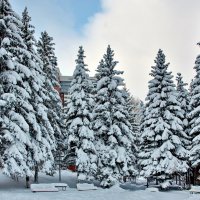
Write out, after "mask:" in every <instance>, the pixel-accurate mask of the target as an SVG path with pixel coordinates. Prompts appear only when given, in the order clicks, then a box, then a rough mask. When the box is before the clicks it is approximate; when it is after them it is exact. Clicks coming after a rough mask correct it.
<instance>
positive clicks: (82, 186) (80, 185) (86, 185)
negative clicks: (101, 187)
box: [76, 183, 97, 191]
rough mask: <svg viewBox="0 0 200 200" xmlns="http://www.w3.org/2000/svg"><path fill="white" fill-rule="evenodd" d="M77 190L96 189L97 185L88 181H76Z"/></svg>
mask: <svg viewBox="0 0 200 200" xmlns="http://www.w3.org/2000/svg"><path fill="white" fill-rule="evenodd" d="M76 186H77V190H79V191H85V190H97V187H96V186H94V184H89V183H77V185H76Z"/></svg>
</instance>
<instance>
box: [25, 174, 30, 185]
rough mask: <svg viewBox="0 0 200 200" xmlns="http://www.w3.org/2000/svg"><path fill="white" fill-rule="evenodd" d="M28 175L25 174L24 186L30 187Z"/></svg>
mask: <svg viewBox="0 0 200 200" xmlns="http://www.w3.org/2000/svg"><path fill="white" fill-rule="evenodd" d="M29 181H30V177H29V176H26V188H30V182H29Z"/></svg>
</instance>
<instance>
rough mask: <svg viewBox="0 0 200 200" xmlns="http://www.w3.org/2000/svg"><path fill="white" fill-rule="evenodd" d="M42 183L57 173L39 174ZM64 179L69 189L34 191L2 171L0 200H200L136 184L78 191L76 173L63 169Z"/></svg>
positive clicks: (21, 181)
mask: <svg viewBox="0 0 200 200" xmlns="http://www.w3.org/2000/svg"><path fill="white" fill-rule="evenodd" d="M39 177H40V179H39V182H40V183H52V182H58V175H55V176H54V177H50V176H46V175H44V174H40V176H39ZM62 182H65V183H67V184H68V185H69V188H68V189H67V190H66V191H59V192H37V193H32V192H31V190H30V189H26V188H25V182H24V180H22V179H20V180H19V182H16V181H14V180H12V179H10V178H8V177H7V176H5V175H3V174H2V173H1V172H0V200H94V199H95V200H122V199H123V200H132V199H133V200H200V194H192V195H191V194H189V192H188V191H170V192H148V191H145V190H144V187H141V186H140V187H139V186H138V187H136V186H135V185H133V184H130V183H129V184H126V185H123V188H125V189H122V188H120V187H119V186H115V187H113V188H111V189H101V188H98V190H92V191H77V189H76V173H72V172H70V171H63V172H62Z"/></svg>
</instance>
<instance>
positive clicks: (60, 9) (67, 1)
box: [10, 0, 101, 34]
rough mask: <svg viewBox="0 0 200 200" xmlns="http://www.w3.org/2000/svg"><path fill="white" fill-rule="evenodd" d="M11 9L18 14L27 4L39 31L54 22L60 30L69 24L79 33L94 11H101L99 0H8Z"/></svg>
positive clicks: (67, 27) (66, 27)
mask: <svg viewBox="0 0 200 200" xmlns="http://www.w3.org/2000/svg"><path fill="white" fill-rule="evenodd" d="M10 2H11V4H12V6H13V9H14V10H15V11H16V12H17V13H18V14H20V13H21V12H22V11H23V9H24V7H25V6H27V7H28V10H29V12H30V15H31V17H32V20H33V24H35V26H36V27H37V29H36V31H37V32H39V30H40V31H42V30H44V29H48V28H47V27H48V26H47V24H52V23H55V24H57V26H60V27H62V30H64V29H66V30H68V29H69V26H70V27H71V28H73V29H74V31H76V32H77V33H80V34H81V30H82V27H83V25H84V24H86V23H87V22H88V19H89V18H90V17H91V16H93V15H94V14H95V13H97V12H100V11H101V3H100V0H10Z"/></svg>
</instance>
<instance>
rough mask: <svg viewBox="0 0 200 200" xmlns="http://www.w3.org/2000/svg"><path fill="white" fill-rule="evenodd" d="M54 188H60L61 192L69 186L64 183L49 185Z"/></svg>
mask: <svg viewBox="0 0 200 200" xmlns="http://www.w3.org/2000/svg"><path fill="white" fill-rule="evenodd" d="M51 185H53V186H54V187H55V188H61V189H62V190H66V189H67V188H68V187H69V186H68V185H67V184H66V183H51Z"/></svg>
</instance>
